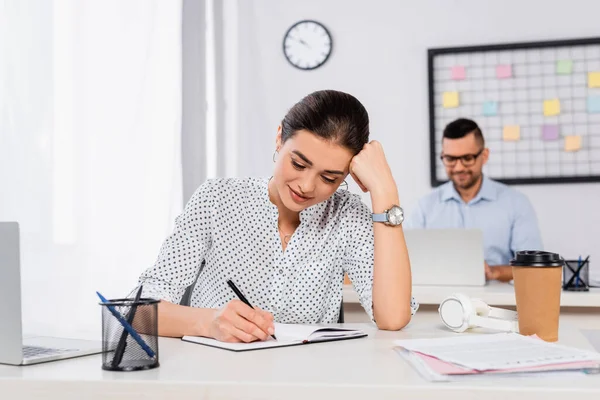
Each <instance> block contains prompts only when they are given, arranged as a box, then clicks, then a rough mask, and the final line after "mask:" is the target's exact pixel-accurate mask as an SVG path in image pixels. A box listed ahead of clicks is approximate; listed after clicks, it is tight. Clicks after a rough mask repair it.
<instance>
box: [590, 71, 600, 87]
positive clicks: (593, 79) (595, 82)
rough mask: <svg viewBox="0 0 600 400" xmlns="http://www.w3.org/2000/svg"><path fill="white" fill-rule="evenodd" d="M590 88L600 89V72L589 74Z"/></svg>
mask: <svg viewBox="0 0 600 400" xmlns="http://www.w3.org/2000/svg"><path fill="white" fill-rule="evenodd" d="M588 87H591V88H595V87H600V71H599V72H588Z"/></svg>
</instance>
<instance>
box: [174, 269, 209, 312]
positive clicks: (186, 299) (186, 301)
mask: <svg viewBox="0 0 600 400" xmlns="http://www.w3.org/2000/svg"><path fill="white" fill-rule="evenodd" d="M205 265H206V261H204V260H203V261H202V264H200V269H199V270H198V274H196V279H194V282H193V283H192V284H191V285H190V286H188V287H187V289H185V292H183V296H181V301H179V304H180V305H182V306H188V307H189V305H190V299H191V298H192V292H193V291H194V288H195V287H196V282H198V277H199V276H200V273H201V272H202V270H203V269H204V266H205Z"/></svg>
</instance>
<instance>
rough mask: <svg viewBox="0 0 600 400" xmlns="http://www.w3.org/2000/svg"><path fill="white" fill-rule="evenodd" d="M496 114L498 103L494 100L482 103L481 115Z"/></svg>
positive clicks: (489, 115) (491, 115)
mask: <svg viewBox="0 0 600 400" xmlns="http://www.w3.org/2000/svg"><path fill="white" fill-rule="evenodd" d="M496 114H498V103H496V102H495V101H486V102H484V103H483V115H485V116H486V117H493V116H494V115H496Z"/></svg>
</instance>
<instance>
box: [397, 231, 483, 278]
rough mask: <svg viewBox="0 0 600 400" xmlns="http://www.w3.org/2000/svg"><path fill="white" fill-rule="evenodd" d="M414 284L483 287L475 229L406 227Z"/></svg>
mask: <svg viewBox="0 0 600 400" xmlns="http://www.w3.org/2000/svg"><path fill="white" fill-rule="evenodd" d="M404 236H405V238H406V246H407V247H408V255H409V257H410V264H411V272H412V282H413V285H448V286H450V285H452V286H484V285H485V268H484V262H485V261H484V258H483V233H482V232H481V231H480V230H478V229H406V230H405V231H404Z"/></svg>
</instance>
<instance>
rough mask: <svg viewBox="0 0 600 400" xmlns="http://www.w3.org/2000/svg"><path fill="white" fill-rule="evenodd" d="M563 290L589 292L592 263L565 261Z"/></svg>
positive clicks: (587, 261) (586, 260)
mask: <svg viewBox="0 0 600 400" xmlns="http://www.w3.org/2000/svg"><path fill="white" fill-rule="evenodd" d="M563 290H567V291H571V292H588V291H589V290H590V261H589V258H586V259H585V260H583V261H582V260H565V266H564V268H563Z"/></svg>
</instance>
